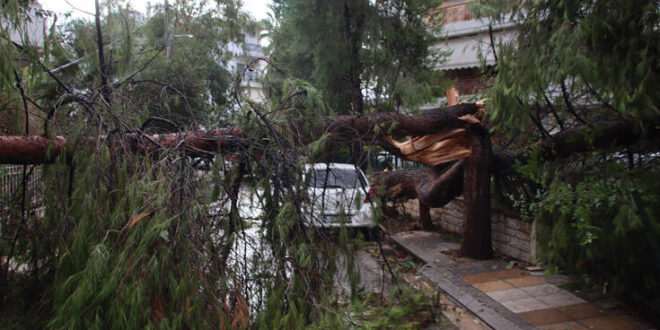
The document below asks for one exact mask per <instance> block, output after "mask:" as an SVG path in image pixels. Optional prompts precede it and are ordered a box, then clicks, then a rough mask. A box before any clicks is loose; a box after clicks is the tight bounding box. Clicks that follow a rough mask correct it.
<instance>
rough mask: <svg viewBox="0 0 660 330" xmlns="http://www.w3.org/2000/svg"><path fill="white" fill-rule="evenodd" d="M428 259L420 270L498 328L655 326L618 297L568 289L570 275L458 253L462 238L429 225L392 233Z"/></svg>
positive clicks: (455, 299)
mask: <svg viewBox="0 0 660 330" xmlns="http://www.w3.org/2000/svg"><path fill="white" fill-rule="evenodd" d="M391 238H392V240H393V241H394V242H395V243H396V244H398V245H399V246H400V247H402V248H403V249H405V250H407V251H408V252H409V253H411V254H412V255H414V256H416V257H417V258H418V259H420V260H421V261H423V262H424V263H425V266H424V267H423V268H422V270H421V271H420V275H421V276H422V277H423V278H424V279H425V280H427V281H428V282H430V283H431V284H432V286H433V287H435V288H436V290H439V291H442V292H444V293H445V294H447V295H448V296H450V298H452V299H453V300H454V301H455V302H457V303H458V304H460V305H461V306H463V307H464V308H466V309H467V310H469V311H470V312H471V313H473V314H474V315H475V316H477V317H478V318H479V319H481V320H482V321H483V322H484V323H485V324H486V325H488V326H489V327H490V328H493V329H506V330H513V329H571V330H572V329H576V330H577V329H608V330H610V329H653V327H652V326H649V325H648V324H645V323H644V322H643V321H641V320H639V319H637V318H635V317H634V316H632V315H630V314H629V313H627V312H626V311H625V310H624V309H623V307H624V306H622V305H621V304H619V303H618V302H616V301H614V300H611V299H608V298H603V297H598V296H595V297H587V296H586V295H583V294H576V293H574V292H571V291H569V290H567V289H564V288H563V286H564V285H565V284H568V283H570V278H568V277H566V276H556V275H553V276H547V275H544V274H543V272H540V271H527V270H525V269H521V268H516V267H513V268H512V267H507V266H508V264H507V263H506V262H504V261H502V260H497V259H494V260H487V261H477V260H471V259H466V258H457V257H453V256H452V251H456V250H457V249H458V247H459V246H458V244H457V243H454V242H451V241H449V240H448V239H447V238H445V237H443V235H441V234H438V233H432V232H424V231H409V232H401V233H397V234H394V235H392V236H391Z"/></svg>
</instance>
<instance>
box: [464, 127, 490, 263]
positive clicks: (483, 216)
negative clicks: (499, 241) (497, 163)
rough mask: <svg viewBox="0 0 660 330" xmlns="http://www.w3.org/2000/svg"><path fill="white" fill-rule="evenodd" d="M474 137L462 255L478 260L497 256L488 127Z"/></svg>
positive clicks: (466, 185) (468, 168)
mask: <svg viewBox="0 0 660 330" xmlns="http://www.w3.org/2000/svg"><path fill="white" fill-rule="evenodd" d="M472 136H473V139H472V155H471V156H470V157H469V158H468V159H467V161H466V164H465V174H464V180H465V183H464V185H463V198H464V200H465V208H464V212H465V223H464V227H463V228H464V231H463V242H462V244H461V254H462V255H463V256H466V257H469V258H474V259H489V258H491V257H492V256H493V248H492V243H491V222H490V216H491V209H490V168H489V167H490V166H489V165H490V152H491V151H490V137H489V136H488V133H487V132H486V130H483V131H481V132H476V134H473V135H472Z"/></svg>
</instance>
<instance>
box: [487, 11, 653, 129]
mask: <svg viewBox="0 0 660 330" xmlns="http://www.w3.org/2000/svg"><path fill="white" fill-rule="evenodd" d="M480 4H481V6H477V8H478V9H480V12H481V14H482V15H486V16H491V17H495V18H496V19H505V18H509V19H511V20H512V21H513V22H515V23H516V24H518V28H517V29H516V33H517V34H518V36H517V38H516V39H515V42H514V43H510V44H500V45H498V46H499V47H498V48H497V51H498V54H497V55H498V63H497V75H496V76H495V81H494V85H493V88H492V90H491V91H490V99H491V102H492V104H493V106H492V107H489V109H492V111H491V110H489V113H490V114H491V115H492V118H493V119H494V120H495V122H496V123H497V124H498V125H500V127H501V128H503V129H505V130H520V129H524V128H526V127H528V125H529V124H530V122H529V116H530V113H531V114H533V111H534V109H537V107H538V105H541V106H543V107H546V106H550V105H548V104H547V103H548V101H549V103H551V105H552V106H553V107H554V108H555V110H557V112H558V115H559V117H560V119H563V120H564V121H569V120H575V118H573V117H572V116H571V115H570V114H569V113H568V112H566V110H569V109H568V105H567V104H565V100H564V96H567V97H568V98H569V99H570V100H571V102H572V103H575V106H576V107H577V106H580V105H585V104H599V105H602V106H604V107H607V108H610V109H611V110H614V111H616V112H618V113H619V114H621V115H624V116H627V117H631V118H643V117H647V116H649V115H657V113H658V110H659V108H658V104H660V96H659V95H658V93H656V92H655V90H654V87H653V86H656V85H657V84H658V77H660V75H659V73H660V72H658V68H660V63H659V62H658V61H660V60H659V59H660V56H659V54H660V31H658V29H657V26H658V24H659V23H660V13H659V12H658V5H657V2H656V1H653V0H635V1H615V0H597V1H554V0H546V1H513V2H510V1H481V2H480ZM562 85H563V88H564V89H565V91H562V90H561V89H562ZM563 94H567V95H563ZM546 98H547V99H546ZM591 115H593V114H591ZM583 116H585V117H587V118H589V117H590V114H583Z"/></svg>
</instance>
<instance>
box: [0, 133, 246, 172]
mask: <svg viewBox="0 0 660 330" xmlns="http://www.w3.org/2000/svg"><path fill="white" fill-rule="evenodd" d="M106 138H107V137H103V138H102V140H105V139H106ZM85 142H86V143H83V144H82V145H81V146H80V147H81V148H85V147H89V146H93V145H94V143H95V142H96V139H93V138H90V139H87V140H85ZM113 143H114V144H120V145H123V146H125V147H126V148H127V149H128V150H131V151H134V152H139V153H154V152H160V151H161V150H163V149H172V148H181V150H183V151H184V152H185V153H186V154H187V155H189V156H192V157H210V156H211V155H213V154H215V153H219V152H225V153H234V152H237V151H239V150H240V148H242V147H244V146H245V145H246V141H245V140H244V138H243V136H242V134H241V131H240V129H237V128H230V129H216V130H213V131H209V132H201V131H193V132H185V133H171V134H156V135H146V134H137V133H130V134H126V135H123V136H120V137H118V138H117V140H114V141H113ZM70 144H71V142H70V141H67V140H66V139H65V138H64V137H61V136H58V137H56V138H53V139H48V138H45V137H41V136H0V164H19V165H20V164H35V165H36V164H48V163H53V162H54V161H55V160H56V159H57V157H59V156H60V155H62V154H63V153H65V152H67V153H69V152H70V153H73V152H75V151H76V150H74V146H72V145H70Z"/></svg>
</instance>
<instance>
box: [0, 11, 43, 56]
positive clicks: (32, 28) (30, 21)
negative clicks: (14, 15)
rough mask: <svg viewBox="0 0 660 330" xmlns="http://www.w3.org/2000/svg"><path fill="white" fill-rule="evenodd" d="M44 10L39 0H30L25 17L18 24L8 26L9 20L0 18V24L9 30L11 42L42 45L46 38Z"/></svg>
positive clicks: (22, 44)
mask: <svg viewBox="0 0 660 330" xmlns="http://www.w3.org/2000/svg"><path fill="white" fill-rule="evenodd" d="M46 20H47V18H46V11H45V10H44V9H43V8H42V7H41V4H39V1H30V3H29V4H28V7H27V19H26V20H25V21H24V22H22V24H20V25H19V26H10V24H9V22H7V21H5V20H4V19H3V18H0V24H1V25H2V27H3V28H5V29H7V30H8V32H9V38H10V39H11V41H12V42H14V43H16V44H17V45H20V46H32V47H37V48H43V47H44V40H45V39H46V31H47V24H46Z"/></svg>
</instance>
